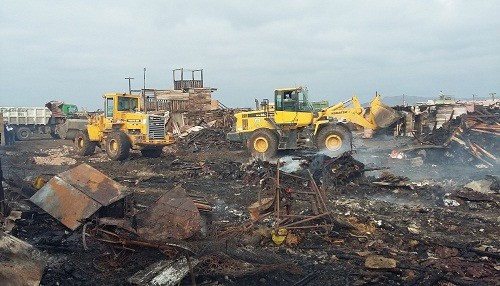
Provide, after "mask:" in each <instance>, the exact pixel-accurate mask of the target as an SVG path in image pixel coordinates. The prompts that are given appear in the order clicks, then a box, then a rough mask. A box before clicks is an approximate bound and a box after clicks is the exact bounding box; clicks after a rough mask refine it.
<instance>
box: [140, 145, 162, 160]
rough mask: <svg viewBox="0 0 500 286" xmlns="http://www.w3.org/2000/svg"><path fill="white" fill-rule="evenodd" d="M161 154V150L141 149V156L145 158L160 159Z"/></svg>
mask: <svg viewBox="0 0 500 286" xmlns="http://www.w3.org/2000/svg"><path fill="white" fill-rule="evenodd" d="M162 152H163V148H161V147H160V148H147V149H142V150H141V154H142V156H144V157H146V158H158V157H160V155H161V153H162Z"/></svg>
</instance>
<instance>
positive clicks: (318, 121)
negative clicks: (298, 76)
mask: <svg viewBox="0 0 500 286" xmlns="http://www.w3.org/2000/svg"><path fill="white" fill-rule="evenodd" d="M270 105H271V104H270V103H269V100H266V99H265V100H263V101H262V103H261V108H260V109H259V110H255V111H248V112H240V113H236V114H235V115H234V117H235V123H234V126H233V131H232V132H229V133H228V134H227V139H228V140H229V141H237V142H243V143H246V146H247V148H248V150H249V151H250V154H251V155H252V156H253V157H254V158H259V159H263V160H267V159H269V158H272V157H273V156H275V155H276V153H277V151H278V150H288V149H300V148H317V149H319V150H321V151H324V152H327V153H329V154H331V155H336V154H340V153H342V152H345V151H347V150H351V149H352V148H351V147H352V132H351V129H350V128H349V126H348V124H349V123H354V124H356V125H360V126H362V127H364V128H369V129H378V128H385V127H388V126H390V125H391V124H392V123H394V122H395V121H397V120H398V119H399V118H400V117H401V115H400V114H399V113H398V112H397V111H395V110H394V109H392V108H390V107H388V106H385V105H384V104H383V103H382V102H381V101H380V95H379V94H378V93H376V94H375V98H374V99H373V101H372V102H371V103H370V108H369V112H368V113H367V109H365V108H363V107H362V106H361V104H360V102H359V100H358V98H357V97H356V96H352V97H351V98H350V99H348V100H346V101H343V102H340V103H338V104H336V105H333V106H328V107H326V108H323V109H321V110H319V111H314V110H313V107H312V105H311V103H310V101H309V100H308V91H307V88H305V87H293V88H281V89H276V90H275V91H274V109H270V108H269V106H270Z"/></svg>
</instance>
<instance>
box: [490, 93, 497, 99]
mask: <svg viewBox="0 0 500 286" xmlns="http://www.w3.org/2000/svg"><path fill="white" fill-rule="evenodd" d="M495 94H497V93H496V92H490V95H491V100H495Z"/></svg>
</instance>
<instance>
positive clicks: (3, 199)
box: [0, 133, 7, 217]
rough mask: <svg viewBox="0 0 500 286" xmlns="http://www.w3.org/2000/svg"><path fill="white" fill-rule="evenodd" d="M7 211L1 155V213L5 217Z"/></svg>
mask: <svg viewBox="0 0 500 286" xmlns="http://www.w3.org/2000/svg"><path fill="white" fill-rule="evenodd" d="M2 134H3V133H2ZM2 142H3V141H2ZM6 211H7V209H6V207H5V195H4V192H3V169H2V158H1V157H0V215H2V216H3V217H6V216H7V214H6Z"/></svg>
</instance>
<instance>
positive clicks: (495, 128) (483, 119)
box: [420, 108, 500, 167]
mask: <svg viewBox="0 0 500 286" xmlns="http://www.w3.org/2000/svg"><path fill="white" fill-rule="evenodd" d="M420 141H421V143H423V144H432V145H443V146H447V147H450V148H452V149H454V148H455V149H462V150H464V151H466V153H467V154H469V155H470V156H472V157H473V158H475V159H477V160H479V161H480V162H482V163H483V164H486V165H488V166H490V167H492V166H494V165H497V164H499V162H500V158H499V154H500V112H499V111H498V110H496V109H486V108H479V109H477V110H476V111H475V112H473V113H469V114H464V115H462V116H461V117H458V118H456V119H453V120H450V121H449V122H447V123H446V124H444V125H443V126H442V127H441V128H439V129H437V130H435V131H434V132H433V133H432V134H431V135H429V136H427V137H425V138H424V139H423V140H420ZM457 147H458V148H457Z"/></svg>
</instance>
